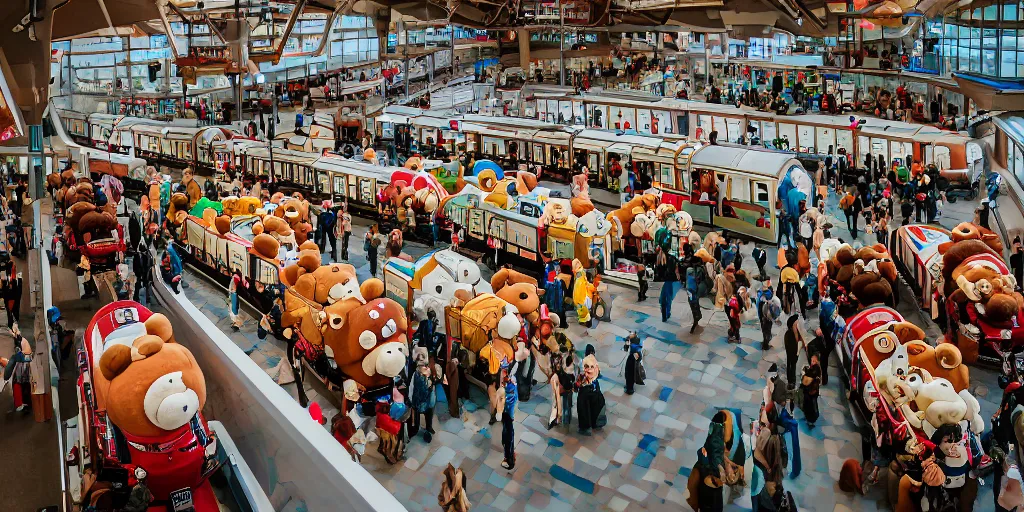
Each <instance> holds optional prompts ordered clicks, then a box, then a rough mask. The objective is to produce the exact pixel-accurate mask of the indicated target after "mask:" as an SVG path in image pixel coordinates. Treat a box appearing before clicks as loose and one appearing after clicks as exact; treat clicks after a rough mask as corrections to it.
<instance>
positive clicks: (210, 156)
mask: <svg viewBox="0 0 1024 512" xmlns="http://www.w3.org/2000/svg"><path fill="white" fill-rule="evenodd" d="M266 147H267V143H265V142H261V141H258V140H252V139H246V138H243V137H239V136H237V135H236V136H234V137H231V138H227V139H217V140H214V141H213V142H211V143H210V144H209V146H207V145H203V146H201V147H200V148H199V162H200V163H201V164H202V165H208V166H212V167H213V168H214V169H216V170H218V171H221V172H223V171H229V170H230V171H235V172H239V171H241V172H244V171H245V150H246V149H247V148H266Z"/></svg>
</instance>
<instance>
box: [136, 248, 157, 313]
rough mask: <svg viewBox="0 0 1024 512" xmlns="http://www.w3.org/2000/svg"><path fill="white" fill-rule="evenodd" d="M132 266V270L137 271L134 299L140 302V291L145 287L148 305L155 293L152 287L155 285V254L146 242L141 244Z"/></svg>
mask: <svg viewBox="0 0 1024 512" xmlns="http://www.w3.org/2000/svg"><path fill="white" fill-rule="evenodd" d="M132 267H133V268H132V272H134V273H135V292H134V293H133V296H132V300H134V301H135V302H140V300H139V298H140V294H139V291H140V290H142V289H143V288H145V289H146V302H145V304H147V305H148V304H149V299H150V298H151V297H152V293H153V291H152V288H150V286H152V285H153V254H152V253H150V252H149V247H147V246H146V244H145V243H140V244H139V249H138V251H137V252H136V254H135V258H133V259H132Z"/></svg>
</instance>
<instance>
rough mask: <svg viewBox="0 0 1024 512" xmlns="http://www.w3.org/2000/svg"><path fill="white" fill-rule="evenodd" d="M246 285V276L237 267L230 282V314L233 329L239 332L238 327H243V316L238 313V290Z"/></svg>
mask: <svg viewBox="0 0 1024 512" xmlns="http://www.w3.org/2000/svg"><path fill="white" fill-rule="evenodd" d="M243 286H245V278H243V277H242V272H241V271H240V270H238V269H237V268H236V269H234V271H233V272H232V273H231V281H230V282H229V283H228V301H229V302H230V305H231V311H230V312H229V314H228V316H229V317H231V330H232V331H234V332H238V329H240V328H241V327H242V317H241V315H239V314H238V292H239V290H241V288H242V287H243Z"/></svg>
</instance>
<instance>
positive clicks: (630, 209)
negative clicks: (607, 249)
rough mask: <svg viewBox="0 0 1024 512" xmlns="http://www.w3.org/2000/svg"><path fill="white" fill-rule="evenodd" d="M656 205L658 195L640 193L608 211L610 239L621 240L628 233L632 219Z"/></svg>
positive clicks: (654, 207)
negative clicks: (610, 226)
mask: <svg viewBox="0 0 1024 512" xmlns="http://www.w3.org/2000/svg"><path fill="white" fill-rule="evenodd" d="M657 207H658V196H657V195H655V194H641V195H637V196H633V198H632V199H630V200H629V201H627V202H626V203H625V204H623V205H622V207H621V208H619V209H618V210H613V211H611V212H609V213H608V217H607V219H608V220H609V221H611V223H612V233H611V234H612V239H613V240H615V239H619V240H621V238H622V237H624V236H626V234H627V233H630V228H631V226H632V225H633V219H635V218H636V216H637V215H642V214H644V213H646V212H648V211H654V210H655V209H656V208H657Z"/></svg>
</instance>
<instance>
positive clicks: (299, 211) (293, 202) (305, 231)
mask: <svg viewBox="0 0 1024 512" xmlns="http://www.w3.org/2000/svg"><path fill="white" fill-rule="evenodd" d="M273 213H274V216H275V217H279V218H281V219H284V220H285V222H287V223H288V226H289V227H291V228H292V230H293V231H294V232H295V242H296V243H298V244H301V243H302V242H305V241H306V239H307V238H308V237H309V234H310V232H312V231H313V226H312V224H310V223H309V202H308V201H305V200H303V199H300V198H298V197H284V198H281V200H280V204H278V206H277V208H274V212H273ZM265 223H266V219H264V224H265Z"/></svg>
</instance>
